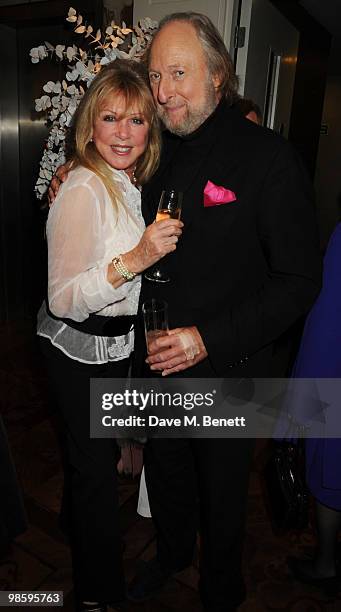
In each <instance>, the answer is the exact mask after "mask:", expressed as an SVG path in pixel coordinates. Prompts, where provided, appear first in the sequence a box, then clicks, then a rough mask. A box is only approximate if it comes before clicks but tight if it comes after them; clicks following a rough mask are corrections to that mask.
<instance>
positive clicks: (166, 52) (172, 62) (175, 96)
mask: <svg viewBox="0 0 341 612" xmlns="http://www.w3.org/2000/svg"><path fill="white" fill-rule="evenodd" d="M149 78H150V84H151V88H152V91H153V96H154V99H155V102H156V105H157V109H158V114H159V117H160V119H161V120H162V121H163V123H164V124H165V126H166V127H167V129H168V130H170V131H171V132H173V133H174V134H178V135H179V136H185V135H187V134H191V133H192V132H193V131H194V130H196V129H197V128H198V127H199V126H200V125H201V124H202V123H203V122H204V121H205V119H207V117H209V116H210V115H211V114H212V112H213V111H214V109H215V108H216V106H217V104H218V102H219V95H218V94H217V87H218V85H219V78H218V77H216V76H212V75H209V73H208V68H207V63H206V59H205V55H204V51H203V48H202V46H201V43H200V41H199V39H198V36H197V34H196V31H195V29H194V28H193V26H192V25H191V24H189V23H185V22H181V21H177V22H172V23H169V24H167V25H166V26H164V28H162V30H161V31H160V32H159V33H158V34H157V35H156V37H155V39H154V41H153V44H152V48H151V53H150V64H149Z"/></svg>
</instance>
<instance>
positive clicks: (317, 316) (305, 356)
mask: <svg viewBox="0 0 341 612" xmlns="http://www.w3.org/2000/svg"><path fill="white" fill-rule="evenodd" d="M340 262H341V223H339V224H338V225H337V227H336V229H335V230H334V232H333V235H332V237H331V239H330V242H329V245H328V249H327V252H326V256H325V260H324V272H323V286H322V291H321V293H320V295H319V297H318V299H317V301H316V303H315V305H314V306H313V308H312V310H311V312H310V314H309V316H308V318H307V321H306V324H305V328H304V333H303V337H302V342H301V346H300V350H299V353H298V356H297V360H296V364H295V368H294V373H293V376H294V377H295V378H307V379H309V378H316V379H323V378H326V379H328V378H329V379H330V378H340V377H341V285H340ZM317 387H318V391H319V399H320V400H321V401H326V405H329V401H328V397H327V395H329V393H330V392H333V385H332V383H331V381H329V382H328V381H326V382H325V383H324V382H323V381H322V380H320V381H317ZM327 414H329V412H327ZM293 416H294V417H295V414H294V415H293ZM328 418H329V419H330V416H329V417H328ZM305 446H306V478H307V484H308V487H309V489H310V492H311V493H312V495H313V497H314V499H315V507H316V524H317V540H318V541H317V550H316V554H315V556H314V558H312V559H296V558H295V557H290V558H289V559H288V565H289V567H290V569H291V571H292V573H293V574H294V575H295V577H296V578H297V579H298V580H301V581H302V582H305V583H307V584H312V585H315V586H318V587H320V588H322V589H323V590H324V591H327V592H328V593H329V594H334V593H335V592H337V591H338V590H339V587H340V581H339V579H338V577H337V574H338V572H337V562H336V548H337V539H338V534H339V531H340V528H341V471H340V465H341V440H340V439H339V438H329V439H328V438H326V439H323V438H321V439H307V440H306V442H305Z"/></svg>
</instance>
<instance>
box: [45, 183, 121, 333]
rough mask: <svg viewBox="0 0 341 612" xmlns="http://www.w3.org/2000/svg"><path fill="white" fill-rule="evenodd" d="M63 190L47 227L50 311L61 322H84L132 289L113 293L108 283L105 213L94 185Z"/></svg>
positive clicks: (115, 290) (114, 290)
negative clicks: (66, 319)
mask: <svg viewBox="0 0 341 612" xmlns="http://www.w3.org/2000/svg"><path fill="white" fill-rule="evenodd" d="M62 189H63V191H62V193H61V195H60V198H58V200H56V202H55V204H54V205H53V206H52V208H51V210H50V214H49V219H48V224H47V239H48V268H49V269H48V298H49V307H50V310H51V312H52V313H53V314H54V315H56V316H57V317H67V318H70V319H73V320H74V321H84V320H85V319H87V317H88V316H89V314H90V313H92V312H98V311H99V310H101V309H103V308H105V306H108V305H109V304H114V303H115V302H119V301H122V300H124V299H125V297H126V296H127V294H128V292H129V287H128V286H127V285H128V283H124V284H123V285H121V286H120V287H119V288H118V289H114V288H113V287H112V285H111V284H110V283H109V282H108V280H107V266H108V263H109V262H108V261H103V257H104V254H105V241H104V237H103V235H102V234H103V232H102V227H103V215H104V214H105V211H104V210H103V206H102V207H101V205H100V201H99V196H98V195H97V193H96V192H95V190H94V189H93V188H92V186H91V185H89V184H84V185H77V186H71V187H69V188H67V183H66V184H65V185H64V186H63V188H62ZM113 240H114V237H113Z"/></svg>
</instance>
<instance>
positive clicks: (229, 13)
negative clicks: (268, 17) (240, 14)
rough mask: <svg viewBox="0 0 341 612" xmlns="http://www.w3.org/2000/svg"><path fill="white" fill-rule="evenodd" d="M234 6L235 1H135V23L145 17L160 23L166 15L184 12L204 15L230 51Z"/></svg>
mask: <svg viewBox="0 0 341 612" xmlns="http://www.w3.org/2000/svg"><path fill="white" fill-rule="evenodd" d="M234 4H235V0H210V2H207V0H135V2H134V23H137V22H138V20H139V19H142V18H143V17H151V19H155V21H160V19H162V17H164V16H165V15H169V14H170V13H179V12H183V11H195V12H196V13H204V14H205V15H207V16H208V17H209V18H210V19H211V20H212V21H213V23H214V25H215V26H216V27H217V28H218V30H219V32H220V33H221V35H222V36H223V38H224V42H225V44H226V46H227V48H228V49H230V45H231V30H232V19H233V8H234Z"/></svg>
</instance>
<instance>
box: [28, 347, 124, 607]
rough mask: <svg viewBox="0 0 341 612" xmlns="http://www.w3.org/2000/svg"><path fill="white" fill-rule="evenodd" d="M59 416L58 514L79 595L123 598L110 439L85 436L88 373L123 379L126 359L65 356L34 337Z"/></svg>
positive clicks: (113, 446)
mask: <svg viewBox="0 0 341 612" xmlns="http://www.w3.org/2000/svg"><path fill="white" fill-rule="evenodd" d="M39 341H40V346H41V350H42V352H43V355H44V357H45V361H46V366H47V369H48V374H49V378H50V383H51V388H52V392H53V394H54V400H55V402H56V404H57V407H58V410H59V411H60V415H61V419H62V437H63V456H64V498H63V514H64V515H66V518H67V531H68V535H69V539H70V545H71V552H72V561H73V576H74V586H75V594H76V597H77V598H78V599H79V600H86V601H105V602H110V601H116V600H120V599H123V598H124V594H125V588H124V575H123V567H122V556H121V551H122V547H121V540H120V529H119V506H118V493H117V477H116V459H117V447H116V443H115V441H114V440H110V439H98V438H96V439H90V432H89V431H90V418H89V417H90V408H89V398H90V384H89V381H90V378H91V377H99V378H111V377H112V378H125V377H126V376H127V373H128V367H129V360H128V359H125V360H122V361H118V362H114V363H108V364H104V365H96V364H94V365H92V364H83V363H80V362H78V361H76V360H74V359H70V358H69V357H67V356H66V355H64V353H63V352H62V351H61V350H59V349H57V348H55V347H54V346H53V345H52V344H51V342H50V341H49V340H47V339H45V338H39Z"/></svg>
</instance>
